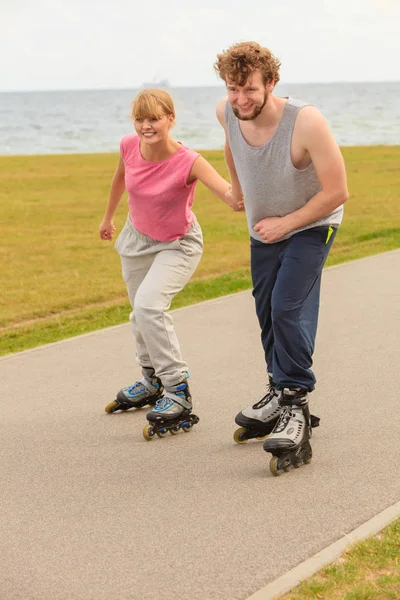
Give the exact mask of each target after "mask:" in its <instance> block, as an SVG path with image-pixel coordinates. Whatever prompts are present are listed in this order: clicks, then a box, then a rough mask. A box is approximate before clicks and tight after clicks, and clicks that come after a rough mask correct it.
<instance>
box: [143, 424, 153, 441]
mask: <svg viewBox="0 0 400 600" xmlns="http://www.w3.org/2000/svg"><path fill="white" fill-rule="evenodd" d="M143 437H144V439H145V440H147V441H148V442H150V440H152V439H153V437H154V431H153V427H152V426H151V425H146V426H145V427H144V429H143Z"/></svg>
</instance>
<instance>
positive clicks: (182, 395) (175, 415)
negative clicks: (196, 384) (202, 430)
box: [143, 380, 199, 441]
mask: <svg viewBox="0 0 400 600" xmlns="http://www.w3.org/2000/svg"><path fill="white" fill-rule="evenodd" d="M192 408H193V405H192V398H191V395H190V391H189V386H188V384H187V381H186V380H185V381H181V382H180V383H178V384H177V385H175V386H172V387H168V388H166V389H165V392H164V395H163V397H162V398H160V399H159V400H157V403H156V405H155V407H154V408H153V410H151V411H150V412H148V413H147V415H146V418H147V420H148V421H149V424H148V425H146V426H145V428H144V429H143V437H144V438H145V440H148V441H150V440H152V439H153V437H154V436H155V435H157V436H158V437H161V438H162V437H165V436H166V435H168V432H169V433H170V434H171V435H176V434H177V433H178V432H179V430H180V429H182V431H184V432H185V433H186V432H188V431H190V430H191V428H192V427H193V425H195V424H196V423H198V422H199V417H198V416H197V415H194V414H192Z"/></svg>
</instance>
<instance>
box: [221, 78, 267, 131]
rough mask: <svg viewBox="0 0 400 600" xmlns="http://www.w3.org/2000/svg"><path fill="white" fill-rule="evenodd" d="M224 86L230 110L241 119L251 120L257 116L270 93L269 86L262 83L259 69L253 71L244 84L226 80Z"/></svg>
mask: <svg viewBox="0 0 400 600" xmlns="http://www.w3.org/2000/svg"><path fill="white" fill-rule="evenodd" d="M226 87H227V90H228V100H229V102H230V104H231V106H232V110H233V112H234V114H235V115H236V116H237V118H238V119H240V120H241V121H252V120H253V119H255V118H256V117H258V115H259V114H260V113H261V111H262V109H263V108H264V106H265V104H266V102H267V100H268V96H269V94H270V90H269V87H270V86H269V85H264V82H263V79H262V75H261V73H260V71H255V72H254V73H253V74H252V75H251V76H250V77H249V79H248V80H247V81H246V84H245V85H237V84H236V83H234V82H232V81H229V80H228V81H227V82H226Z"/></svg>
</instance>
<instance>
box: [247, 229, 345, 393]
mask: <svg viewBox="0 0 400 600" xmlns="http://www.w3.org/2000/svg"><path fill="white" fill-rule="evenodd" d="M335 235H336V230H335V229H333V230H332V228H331V227H328V226H323V227H313V228H311V229H307V230H305V231H301V232H299V233H296V234H294V235H293V236H292V237H290V238H289V239H287V240H283V241H282V242H276V243H274V244H267V243H263V242H259V241H257V240H255V239H253V238H250V251H251V274H252V280H253V296H254V299H255V304H256V312H257V317H258V320H259V323H260V327H261V342H262V345H263V348H264V352H265V361H266V363H267V370H268V372H269V373H271V374H272V377H273V380H274V382H275V384H276V386H277V388H278V389H282V388H283V387H299V388H303V389H307V390H308V391H310V392H311V391H312V390H313V389H314V386H315V381H316V379H315V376H314V373H313V371H312V370H311V366H312V355H313V352H314V344H315V336H316V333H317V324H318V312H319V298H320V288H321V274H322V268H323V266H324V263H325V261H326V258H327V256H328V253H329V250H330V248H331V246H332V243H333V240H334V238H335Z"/></svg>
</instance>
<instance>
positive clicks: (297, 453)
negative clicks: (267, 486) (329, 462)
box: [264, 388, 312, 475]
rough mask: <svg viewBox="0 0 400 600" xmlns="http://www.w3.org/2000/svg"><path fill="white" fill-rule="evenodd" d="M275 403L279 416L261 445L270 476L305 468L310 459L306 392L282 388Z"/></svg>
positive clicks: (309, 421)
mask: <svg viewBox="0 0 400 600" xmlns="http://www.w3.org/2000/svg"><path fill="white" fill-rule="evenodd" d="M279 402H280V405H281V407H282V412H281V415H280V417H279V420H278V421H277V423H276V425H275V427H274V429H273V431H272V433H271V434H270V436H269V437H268V439H266V440H265V442H264V450H265V451H266V452H271V454H272V458H271V461H270V464H269V468H270V471H271V473H272V474H273V475H281V474H282V473H283V472H286V471H289V470H290V469H291V467H294V468H298V467H300V466H301V465H302V464H308V463H309V462H310V461H311V457H312V450H311V445H310V441H309V440H310V438H311V435H312V431H311V416H310V412H309V409H308V398H307V391H306V390H291V389H289V388H284V389H283V391H282V395H281V398H280V401H279Z"/></svg>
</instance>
